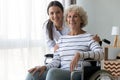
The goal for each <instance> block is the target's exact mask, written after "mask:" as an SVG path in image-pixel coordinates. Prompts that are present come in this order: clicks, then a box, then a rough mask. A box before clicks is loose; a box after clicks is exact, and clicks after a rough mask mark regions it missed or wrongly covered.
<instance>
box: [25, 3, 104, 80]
mask: <svg viewBox="0 0 120 80" xmlns="http://www.w3.org/2000/svg"><path fill="white" fill-rule="evenodd" d="M65 20H66V22H67V24H68V26H69V28H70V32H69V33H68V34H67V35H64V36H61V37H60V39H59V40H58V46H59V48H58V49H57V51H56V53H55V54H54V58H53V60H52V62H51V63H49V64H47V65H45V66H41V67H38V70H37V71H39V72H37V73H36V71H34V70H33V71H32V70H31V71H29V72H32V73H33V76H32V75H31V74H30V75H31V77H30V75H29V77H28V78H27V79H26V80H45V79H46V80H70V74H71V72H72V71H73V70H79V71H80V70H81V64H80V63H81V59H85V58H93V59H96V60H102V59H103V50H102V48H101V46H100V45H99V43H98V42H96V41H95V40H93V36H92V34H90V33H88V32H86V31H84V30H83V27H85V26H86V24H87V13H86V12H85V11H84V9H83V8H82V7H79V6H76V5H71V6H70V7H68V9H67V10H66V12H65ZM59 65H61V67H60V68H57V67H58V66H59ZM84 65H85V66H90V63H89V62H84ZM80 74H81V73H78V74H76V76H77V77H75V78H76V79H75V80H80V79H81V77H80ZM38 75H40V76H38Z"/></svg>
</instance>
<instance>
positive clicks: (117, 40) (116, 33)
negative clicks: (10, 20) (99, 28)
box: [111, 26, 120, 47]
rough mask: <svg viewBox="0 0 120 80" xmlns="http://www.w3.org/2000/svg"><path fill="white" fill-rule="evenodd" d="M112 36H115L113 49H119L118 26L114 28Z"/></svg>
mask: <svg viewBox="0 0 120 80" xmlns="http://www.w3.org/2000/svg"><path fill="white" fill-rule="evenodd" d="M111 34H112V35H115V38H114V43H113V47H118V45H119V43H118V42H119V34H120V30H119V27H118V26H113V27H112V33H111Z"/></svg>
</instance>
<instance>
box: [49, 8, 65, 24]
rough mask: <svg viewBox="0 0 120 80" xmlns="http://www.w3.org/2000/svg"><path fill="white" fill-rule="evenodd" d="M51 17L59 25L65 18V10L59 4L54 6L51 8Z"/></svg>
mask: <svg viewBox="0 0 120 80" xmlns="http://www.w3.org/2000/svg"><path fill="white" fill-rule="evenodd" d="M49 18H50V20H51V21H52V22H53V23H54V24H55V25H58V24H59V23H61V21H62V20H63V11H62V10H61V9H60V8H59V7H58V6H52V7H50V8H49Z"/></svg>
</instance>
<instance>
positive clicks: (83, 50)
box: [46, 33, 103, 70]
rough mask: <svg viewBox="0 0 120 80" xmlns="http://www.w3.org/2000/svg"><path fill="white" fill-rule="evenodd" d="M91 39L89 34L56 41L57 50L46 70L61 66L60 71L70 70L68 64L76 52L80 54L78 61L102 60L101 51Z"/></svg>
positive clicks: (61, 38)
mask: <svg viewBox="0 0 120 80" xmlns="http://www.w3.org/2000/svg"><path fill="white" fill-rule="evenodd" d="M92 37H93V36H92V35H91V34H89V33H85V34H80V35H76V36H70V35H65V36H61V37H60V39H59V41H58V45H59V49H58V50H57V52H56V53H54V58H53V60H52V62H51V63H49V64H47V65H46V66H47V68H48V69H49V68H52V67H58V66H59V65H61V69H65V70H70V62H71V60H72V59H73V57H74V55H75V53H77V52H79V53H80V59H85V58H92V59H96V60H102V59H103V49H102V47H101V46H100V45H99V43H98V42H96V41H94V40H93V39H92ZM80 62H81V61H79V62H78V68H77V70H80V69H81V64H80ZM84 65H85V66H89V65H90V64H89V63H88V62H85V63H84Z"/></svg>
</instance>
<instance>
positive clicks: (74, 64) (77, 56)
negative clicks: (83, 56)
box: [70, 53, 80, 72]
mask: <svg viewBox="0 0 120 80" xmlns="http://www.w3.org/2000/svg"><path fill="white" fill-rule="evenodd" d="M79 59H80V53H76V54H75V56H74V58H73V60H72V61H71V63H70V71H71V72H72V71H73V70H74V69H75V68H77V67H78V61H79Z"/></svg>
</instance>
